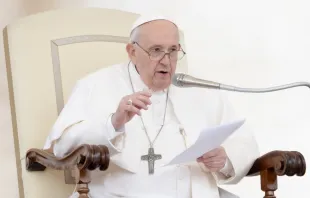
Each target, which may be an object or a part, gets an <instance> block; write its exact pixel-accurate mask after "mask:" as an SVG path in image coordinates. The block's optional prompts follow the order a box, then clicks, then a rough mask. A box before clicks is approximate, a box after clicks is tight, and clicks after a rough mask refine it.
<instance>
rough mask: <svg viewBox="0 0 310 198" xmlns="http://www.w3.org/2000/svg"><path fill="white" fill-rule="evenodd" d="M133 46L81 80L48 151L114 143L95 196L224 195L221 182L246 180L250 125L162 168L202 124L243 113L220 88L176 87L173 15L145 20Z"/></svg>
mask: <svg viewBox="0 0 310 198" xmlns="http://www.w3.org/2000/svg"><path fill="white" fill-rule="evenodd" d="M126 50H127V52H128V56H129V59H130V61H128V63H124V64H118V65H113V66H110V67H108V68H105V69H102V70H99V71H97V72H95V73H93V74H91V75H89V76H87V77H85V78H83V79H81V80H79V81H78V83H77V85H76V87H75V89H74V91H73V93H72V95H71V97H70V99H69V101H68V102H67V104H66V106H65V107H64V109H63V111H62V112H61V114H60V116H59V117H58V119H57V121H56V123H55V125H54V126H53V129H52V131H51V133H50V135H49V137H48V139H47V141H46V145H45V149H53V152H54V154H55V155H56V156H58V157H62V156H64V155H66V154H67V153H68V152H70V151H71V150H72V149H74V148H76V147H77V146H78V145H81V144H101V145H106V146H107V147H108V148H109V151H110V153H111V164H110V166H109V168H108V170H107V171H105V172H100V171H93V172H92V175H91V177H92V182H91V183H90V185H89V188H90V196H91V197H92V198H112V197H113V198H114V197H115V198H116V197H137V198H138V197H139V198H151V197H154V198H155V197H156V198H219V197H225V196H223V192H224V191H222V190H221V189H220V188H219V187H218V186H217V185H218V184H234V183H237V182H239V181H240V180H241V179H242V178H243V177H244V176H245V175H246V173H247V172H248V170H249V168H250V167H251V165H252V163H253V162H254V160H255V159H256V158H257V157H258V156H259V153H258V150H257V146H256V142H255V139H254V138H253V136H252V134H251V133H250V131H248V130H247V129H246V128H245V127H246V126H242V127H241V128H240V129H239V130H238V131H237V132H236V133H235V134H234V135H233V136H231V137H230V138H229V139H228V140H226V141H225V143H224V144H223V145H222V146H221V147H219V148H216V149H214V150H212V151H210V152H206V153H205V154H204V155H203V156H201V157H200V158H198V159H197V160H196V161H193V162H191V163H188V164H180V165H171V166H161V165H162V164H165V163H167V162H169V161H170V160H171V159H172V158H173V157H175V156H176V155H177V154H179V153H181V152H182V151H184V150H185V149H187V148H188V146H190V145H191V144H193V143H194V142H195V140H196V139H197V137H198V135H199V133H200V131H201V130H202V129H203V128H205V127H211V126H216V125H219V124H222V123H226V122H229V121H233V120H235V119H237V117H235V116H234V115H233V112H232V109H231V107H230V105H229V103H228V102H227V100H226V99H225V98H224V97H222V96H221V95H220V93H219V92H217V91H211V90H208V91H207V90H205V89H198V88H191V89H181V88H177V87H174V86H173V85H171V81H172V76H173V75H174V73H175V70H176V65H177V61H178V60H180V59H181V58H182V57H183V56H184V55H185V52H184V51H183V49H182V47H181V46H180V44H179V30H178V26H177V25H176V24H175V23H174V22H173V21H171V20H168V19H165V18H161V17H154V18H152V17H151V18H145V17H141V18H139V19H138V20H137V21H136V22H135V24H134V25H133V28H132V32H131V37H130V42H129V43H128V45H127V46H126ZM154 161H155V162H154ZM153 163H154V164H153ZM227 194H228V193H227ZM74 196H75V195H74ZM226 197H227V196H226Z"/></svg>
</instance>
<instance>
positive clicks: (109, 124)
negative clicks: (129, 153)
mask: <svg viewBox="0 0 310 198" xmlns="http://www.w3.org/2000/svg"><path fill="white" fill-rule="evenodd" d="M112 116H113V113H111V114H110V116H109V118H108V120H107V130H108V137H109V140H112V139H114V138H115V137H116V136H118V135H120V134H122V133H123V132H125V127H124V126H123V127H122V128H120V129H118V130H115V128H114V126H113V124H112Z"/></svg>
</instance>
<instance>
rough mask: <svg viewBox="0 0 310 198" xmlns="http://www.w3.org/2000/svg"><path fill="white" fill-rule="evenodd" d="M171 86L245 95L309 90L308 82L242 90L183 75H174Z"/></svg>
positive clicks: (309, 84)
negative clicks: (290, 89) (294, 88)
mask: <svg viewBox="0 0 310 198" xmlns="http://www.w3.org/2000/svg"><path fill="white" fill-rule="evenodd" d="M172 84H173V85H175V86H177V87H181V88H188V87H199V88H208V89H220V90H226V91H235V92H246V93H265V92H273V91H279V90H283V89H289V88H293V87H299V86H306V87H308V88H310V83H309V82H295V83H290V84H285V85H280V86H274V87H269V88H242V87H236V86H231V85H225V84H221V83H218V82H213V81H209V80H203V79H199V78H195V77H193V76H190V75H187V74H183V73H176V74H175V75H174V76H173V78H172Z"/></svg>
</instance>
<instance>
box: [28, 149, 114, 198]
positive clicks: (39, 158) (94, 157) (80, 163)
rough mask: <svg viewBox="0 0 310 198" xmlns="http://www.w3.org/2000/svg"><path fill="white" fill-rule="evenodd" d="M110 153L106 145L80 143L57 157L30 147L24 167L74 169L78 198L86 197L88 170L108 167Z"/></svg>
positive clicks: (31, 168)
mask: <svg viewBox="0 0 310 198" xmlns="http://www.w3.org/2000/svg"><path fill="white" fill-rule="evenodd" d="M109 162H110V155H109V151H108V148H107V147H106V146H102V145H101V146H97V145H81V146H79V147H78V148H76V149H75V150H73V151H72V152H71V153H70V154H68V155H66V156H65V157H63V158H57V157H55V156H54V155H53V154H52V153H50V152H48V151H44V150H41V149H30V150H28V151H27V154H26V169H27V170H28V171H44V170H45V169H46V167H47V168H52V169H56V170H65V171H76V174H77V177H76V178H74V179H75V181H73V182H72V181H66V183H77V184H78V187H77V192H78V193H79V194H80V198H87V197H88V195H87V194H88V193H89V189H88V183H90V178H89V174H88V173H89V171H92V170H95V169H97V168H99V169H100V170H101V171H104V170H106V169H107V168H108V167H109Z"/></svg>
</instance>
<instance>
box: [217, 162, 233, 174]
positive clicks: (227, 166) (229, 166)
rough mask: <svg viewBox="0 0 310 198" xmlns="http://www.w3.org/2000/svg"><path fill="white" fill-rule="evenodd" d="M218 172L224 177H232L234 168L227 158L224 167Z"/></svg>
mask: <svg viewBox="0 0 310 198" xmlns="http://www.w3.org/2000/svg"><path fill="white" fill-rule="evenodd" d="M220 172H221V173H223V174H224V175H225V176H226V177H231V176H234V168H233V166H232V164H231V162H230V160H229V158H227V159H226V163H225V166H224V167H223V168H222V169H221V170H220Z"/></svg>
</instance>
